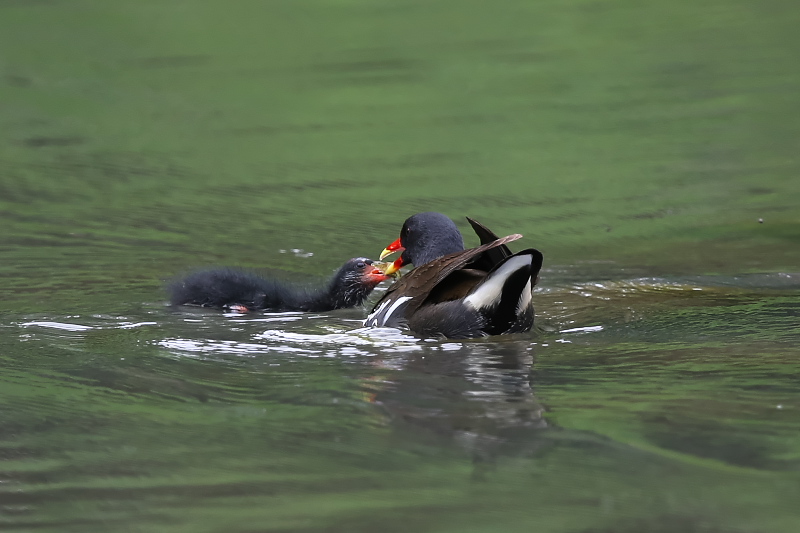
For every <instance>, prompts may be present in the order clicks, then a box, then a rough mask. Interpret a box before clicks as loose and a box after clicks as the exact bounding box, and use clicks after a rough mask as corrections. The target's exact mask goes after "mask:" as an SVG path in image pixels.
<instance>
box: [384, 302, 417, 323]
mask: <svg viewBox="0 0 800 533" xmlns="http://www.w3.org/2000/svg"><path fill="white" fill-rule="evenodd" d="M411 298H412V297H411V296H402V297H400V298H398V299H397V301H396V302H395V303H393V304H392V306H391V307H390V308H389V309H387V310H386V314H385V315H383V320H382V321H381V324H386V323H387V322H388V321H389V319H390V318H391V317H392V313H394V312H395V311H397V308H398V307H400V306H401V305H403V302H407V301H408V300H410V299H411Z"/></svg>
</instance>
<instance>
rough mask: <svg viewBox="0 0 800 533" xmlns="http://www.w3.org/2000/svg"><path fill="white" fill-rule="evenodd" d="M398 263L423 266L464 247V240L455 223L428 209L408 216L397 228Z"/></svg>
mask: <svg viewBox="0 0 800 533" xmlns="http://www.w3.org/2000/svg"><path fill="white" fill-rule="evenodd" d="M399 241H400V242H399V244H400V247H402V248H405V251H404V252H403V255H402V256H400V258H401V259H402V264H404V265H405V264H408V263H412V264H413V265H414V266H420V265H424V264H425V263H429V262H430V261H433V260H434V259H438V258H439V257H442V256H444V255H447V254H451V253H453V252H460V251H462V250H463V249H464V239H463V238H462V237H461V232H460V231H458V228H457V227H456V225H455V223H454V222H453V221H452V220H450V219H449V218H448V217H446V216H445V215H443V214H441V213H435V212H432V211H429V212H426V213H417V214H416V215H413V216H411V217H408V218H407V219H406V221H405V223H403V229H402V230H401V231H400V239H399Z"/></svg>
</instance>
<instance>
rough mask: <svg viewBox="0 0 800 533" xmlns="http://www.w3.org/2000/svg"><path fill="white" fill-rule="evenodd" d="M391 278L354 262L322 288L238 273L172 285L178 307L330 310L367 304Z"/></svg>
mask: <svg viewBox="0 0 800 533" xmlns="http://www.w3.org/2000/svg"><path fill="white" fill-rule="evenodd" d="M386 279H389V275H387V274H386V273H385V272H384V271H383V270H381V269H380V268H378V265H377V264H376V262H374V261H372V260H371V259H366V258H364V257H358V258H355V259H350V260H349V261H347V262H346V263H345V264H344V265H342V267H341V268H340V269H339V270H338V271H337V272H336V274H334V275H333V277H332V278H331V279H330V280H329V281H328V282H327V284H325V285H324V286H322V287H317V288H307V287H303V286H299V285H294V284H289V283H286V282H281V281H277V280H272V279H265V278H262V277H261V276H258V275H257V274H254V273H251V272H246V271H243V270H237V269H233V268H216V269H212V270H204V271H200V272H195V273H194V274H190V275H189V276H187V277H186V278H184V279H181V280H178V281H176V282H173V283H171V284H170V285H169V286H168V288H167V290H168V291H169V293H170V303H171V304H172V305H199V306H202V307H216V308H220V309H230V310H233V311H239V312H247V311H256V310H263V311H311V312H319V311H330V310H333V309H341V308H344V307H355V306H357V305H361V303H362V302H363V301H364V300H365V299H366V297H367V296H368V295H369V293H370V292H372V289H374V288H375V286H376V285H377V284H378V283H380V282H381V281H383V280H386Z"/></svg>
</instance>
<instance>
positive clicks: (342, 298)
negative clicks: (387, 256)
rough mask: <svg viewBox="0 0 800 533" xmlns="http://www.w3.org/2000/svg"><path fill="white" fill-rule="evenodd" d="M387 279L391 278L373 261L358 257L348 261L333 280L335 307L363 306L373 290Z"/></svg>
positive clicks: (332, 292)
mask: <svg viewBox="0 0 800 533" xmlns="http://www.w3.org/2000/svg"><path fill="white" fill-rule="evenodd" d="M386 279H389V276H387V275H386V274H384V271H383V270H381V269H380V268H378V267H377V266H375V264H374V261H373V260H372V259H367V258H366V257H356V258H355V259H350V260H348V261H347V262H346V263H345V264H344V265H342V267H341V268H340V269H339V270H337V271H336V274H334V276H333V278H332V279H331V284H330V292H331V297H332V298H333V300H334V302H335V307H336V308H343V307H354V306H356V305H361V303H362V302H363V301H364V300H365V299H366V298H367V296H369V293H371V292H372V289H374V288H375V286H376V285H377V284H378V283H380V282H381V281H383V280H386Z"/></svg>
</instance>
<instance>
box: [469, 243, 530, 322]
mask: <svg viewBox="0 0 800 533" xmlns="http://www.w3.org/2000/svg"><path fill="white" fill-rule="evenodd" d="M530 264H531V256H530V255H527V254H526V255H518V256H517V257H512V258H511V259H509V260H508V261H506V262H505V264H503V266H501V267H500V268H498V269H497V270H495V271H494V272H492V274H491V275H490V276H489V277H488V278H487V279H486V281H484V282H483V283H482V284H481V285H480V286H479V287H478V288H477V290H476V291H475V292H473V293H472V294H470V295H469V296H467V297H466V298H464V303H465V304H467V305H469V306H471V307H472V308H473V309H480V308H481V307H491V306H492V305H494V304H495V303H497V300H498V299H499V298H500V296H501V295H502V294H503V285H504V284H505V282H506V280H507V279H508V277H509V276H511V274H513V273H514V272H516V271H517V270H519V269H521V268H525V267H527V266H530ZM528 292H530V291H528Z"/></svg>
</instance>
